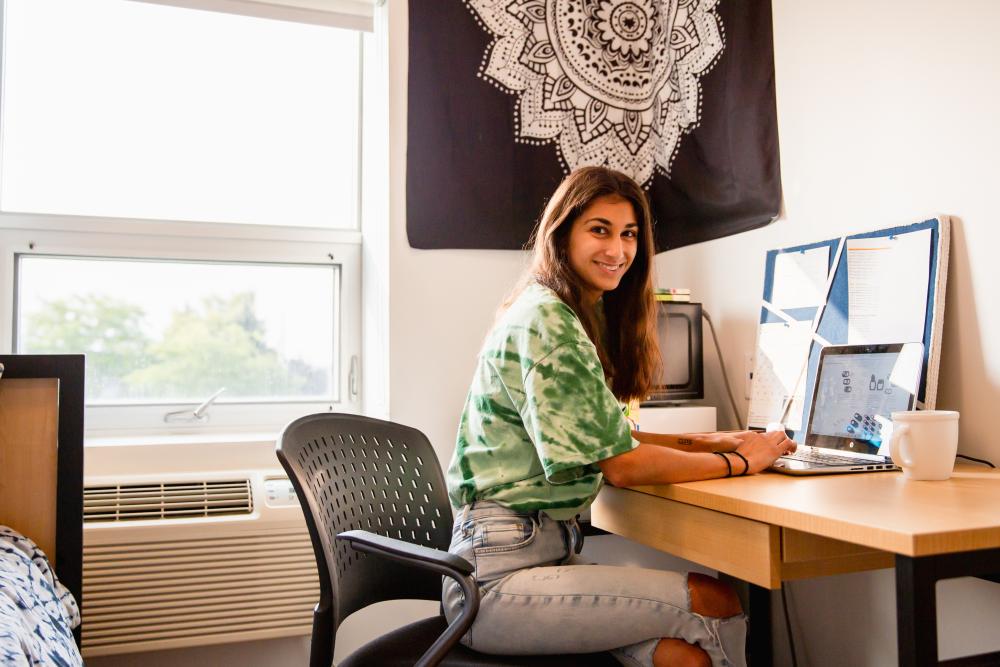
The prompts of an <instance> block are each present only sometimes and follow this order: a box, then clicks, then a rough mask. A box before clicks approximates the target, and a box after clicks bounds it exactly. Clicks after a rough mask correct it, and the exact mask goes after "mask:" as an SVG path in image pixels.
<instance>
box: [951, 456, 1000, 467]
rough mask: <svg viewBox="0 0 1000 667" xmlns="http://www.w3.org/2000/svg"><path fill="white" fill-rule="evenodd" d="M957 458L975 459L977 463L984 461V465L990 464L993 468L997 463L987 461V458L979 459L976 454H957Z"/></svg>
mask: <svg viewBox="0 0 1000 667" xmlns="http://www.w3.org/2000/svg"><path fill="white" fill-rule="evenodd" d="M955 456H956V457H957V458H960V459H966V460H968V461H975V462H976V463H982V464H983V465H986V466H989V467H991V468H996V466H995V465H993V464H992V463H990V462H989V461H987V460H986V459H977V458H975V457H974V456H966V455H965V454H955Z"/></svg>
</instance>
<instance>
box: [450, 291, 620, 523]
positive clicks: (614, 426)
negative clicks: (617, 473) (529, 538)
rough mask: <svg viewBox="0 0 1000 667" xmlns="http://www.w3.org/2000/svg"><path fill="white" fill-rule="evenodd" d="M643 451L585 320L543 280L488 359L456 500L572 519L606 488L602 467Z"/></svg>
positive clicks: (514, 312) (459, 458)
mask: <svg viewBox="0 0 1000 667" xmlns="http://www.w3.org/2000/svg"><path fill="white" fill-rule="evenodd" d="M637 444H638V443H637V441H635V440H634V439H633V438H632V436H631V432H630V429H629V424H628V422H627V421H626V420H625V417H624V416H623V415H622V411H621V406H620V404H619V403H618V400H617V399H616V398H615V396H614V394H612V393H611V390H610V389H609V388H608V386H607V384H606V382H605V379H604V370H603V367H602V366H601V361H600V358H599V357H598V356H597V349H596V348H595V347H594V344H593V343H592V342H591V341H590V338H588V336H587V333H586V331H585V330H584V328H583V325H582V324H581V323H580V320H579V319H578V318H577V316H576V314H575V313H574V312H573V310H572V309H571V308H570V307H569V306H568V305H566V304H565V303H564V302H563V301H562V300H561V299H560V298H559V297H558V295H556V293H555V292H553V291H552V290H550V289H548V288H546V287H543V286H541V285H539V284H537V283H533V284H531V285H530V286H528V287H527V288H526V289H525V290H524V291H523V292H522V293H521V294H520V296H518V298H517V299H516V300H515V301H514V303H513V304H511V306H510V308H508V309H507V311H506V312H505V313H504V314H503V316H502V317H501V318H500V320H499V321H498V322H497V325H496V326H495V327H494V329H493V331H491V332H490V335H489V337H488V338H487V339H486V342H485V344H484V345H483V350H482V352H481V353H480V355H479V361H478V364H477V366H476V373H475V376H474V377H473V379H472V387H471V388H470V389H469V396H468V398H467V399H466V402H465V409H464V411H463V413H462V420H461V423H460V424H459V428H458V441H457V444H456V447H455V454H454V456H453V458H452V461H451V465H449V466H448V474H447V478H448V491H449V496H450V498H451V502H452V504H453V505H454V506H455V507H461V506H462V505H466V504H468V503H470V502H472V501H473V500H492V501H495V502H497V503H499V504H501V505H503V506H505V507H509V508H511V509H515V510H545V511H546V513H547V514H549V515H550V516H551V517H553V518H555V519H567V518H570V517H572V516H573V515H574V514H576V513H578V512H580V511H582V510H584V509H585V508H586V507H587V506H589V505H590V502H591V501H592V500H593V499H594V496H596V495H597V492H598V490H600V488H601V483H602V481H603V475H602V474H601V469H600V467H599V466H597V465H596V462H597V461H601V460H603V459H606V458H609V457H611V456H615V455H616V454H622V453H624V452H627V451H630V450H631V449H633V448H634V447H635V446H636V445H637Z"/></svg>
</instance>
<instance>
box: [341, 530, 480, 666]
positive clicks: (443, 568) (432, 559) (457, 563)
mask: <svg viewBox="0 0 1000 667" xmlns="http://www.w3.org/2000/svg"><path fill="white" fill-rule="evenodd" d="M337 539H338V540H345V541H347V542H350V544H351V546H352V547H353V548H354V549H357V550H358V551H364V552H366V553H371V554H375V555H377V556H382V557H385V558H389V559H392V560H395V561H398V562H401V563H405V564H407V565H413V566H415V567H419V568H421V569H424V570H431V571H432V572H437V573H438V574H442V575H444V576H446V577H451V578H452V579H454V580H455V581H457V582H458V585H459V586H460V587H461V588H462V593H463V595H464V596H465V603H464V604H463V605H462V612H461V613H460V614H459V615H458V617H457V618H456V619H455V620H454V621H452V622H451V624H450V625H448V627H447V629H445V631H444V632H443V633H441V636H440V637H438V638H437V639H436V640H435V641H434V643H433V644H431V646H430V648H428V649H427V650H426V651H425V652H424V654H423V655H422V656H420V660H418V661H417V662H416V665H415V667H435V666H436V665H437V664H438V663H440V662H441V661H442V660H443V659H444V656H445V655H447V654H448V651H450V650H451V649H452V647H453V646H454V645H455V644H457V643H458V640H459V639H461V638H462V636H463V635H464V634H465V633H466V632H467V631H468V630H469V628H470V627H471V626H472V622H473V621H474V620H476V614H478V613H479V586H478V585H477V584H476V580H475V579H474V578H473V577H472V573H473V571H474V570H475V568H474V567H473V566H472V564H471V563H469V561H467V560H465V559H464V558H462V557H461V556H456V555H455V554H452V553H448V552H447V551H441V550H440V549H431V548H430V547H425V546H423V545H420V544H411V543H410V542H405V541H403V540H397V539H395V538H393V537H385V536H384V535H376V534H375V533H371V532H368V531H367V530H347V531H344V532H343V533H339V534H338V535H337Z"/></svg>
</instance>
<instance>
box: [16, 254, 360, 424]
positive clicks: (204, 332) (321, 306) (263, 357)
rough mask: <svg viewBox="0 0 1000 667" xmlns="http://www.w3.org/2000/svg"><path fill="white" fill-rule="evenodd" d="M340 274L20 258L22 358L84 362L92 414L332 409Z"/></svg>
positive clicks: (327, 269) (297, 268) (273, 267)
mask: <svg viewBox="0 0 1000 667" xmlns="http://www.w3.org/2000/svg"><path fill="white" fill-rule="evenodd" d="M339 280H340V276H339V269H338V268H337V267H336V266H333V265H331V266H323V265H302V264H254V263H239V262H192V261H149V260H123V259H112V258H92V257H47V256H33V255H20V256H19V257H18V260H17V301H16V304H17V308H16V314H15V320H16V323H15V339H16V349H17V352H20V353H27V354H43V353H84V354H86V355H87V377H86V391H87V402H88V404H90V405H102V404H103V405H107V404H135V403H171V402H191V401H193V402H200V401H202V400H204V399H206V398H208V397H209V396H210V395H211V394H214V393H215V392H216V391H218V390H219V389H222V388H225V392H223V394H222V395H221V396H220V397H219V398H218V400H217V403H218V404H222V403H226V402H233V401H261V400H264V401H268V402H281V401H303V400H320V401H326V400H333V398H334V397H335V396H336V395H337V387H336V377H337V373H336V368H335V360H336V359H337V358H338V357H337V353H338V351H339V347H340V341H339V339H338V327H337V326H336V324H337V319H338V317H337V315H338V312H339V297H340V289H339Z"/></svg>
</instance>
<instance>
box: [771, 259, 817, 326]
mask: <svg viewBox="0 0 1000 667" xmlns="http://www.w3.org/2000/svg"><path fill="white" fill-rule="evenodd" d="M829 264H830V247H829V246H822V247H819V248H812V249H810V250H805V251H802V252H782V253H778V255H777V256H775V258H774V283H773V284H774V289H773V291H772V293H771V305H772V306H774V307H775V308H780V309H781V310H790V309H792V308H815V307H817V306H821V305H823V304H824V303H825V302H826V274H827V268H828V266H829Z"/></svg>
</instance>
